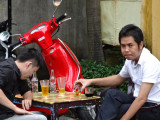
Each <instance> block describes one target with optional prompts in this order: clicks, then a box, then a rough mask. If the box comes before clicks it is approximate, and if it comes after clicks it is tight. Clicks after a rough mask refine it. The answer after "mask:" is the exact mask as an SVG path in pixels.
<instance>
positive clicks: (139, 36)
mask: <svg viewBox="0 0 160 120" xmlns="http://www.w3.org/2000/svg"><path fill="white" fill-rule="evenodd" d="M127 36H132V37H133V38H134V40H135V42H136V43H137V44H138V46H139V44H140V43H141V41H143V33H142V30H141V29H140V28H139V27H137V26H135V25H133V24H128V25H126V26H124V27H123V28H122V29H121V31H120V32H119V43H120V44H121V38H122V37H127Z"/></svg>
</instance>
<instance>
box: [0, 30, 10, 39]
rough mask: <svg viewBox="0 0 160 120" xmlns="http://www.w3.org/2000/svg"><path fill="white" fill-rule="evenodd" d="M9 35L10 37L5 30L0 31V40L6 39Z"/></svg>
mask: <svg viewBox="0 0 160 120" xmlns="http://www.w3.org/2000/svg"><path fill="white" fill-rule="evenodd" d="M9 37H10V34H9V32H7V31H4V32H1V33H0V40H1V41H6V40H8V39H9Z"/></svg>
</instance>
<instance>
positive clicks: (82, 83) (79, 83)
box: [74, 79, 91, 91]
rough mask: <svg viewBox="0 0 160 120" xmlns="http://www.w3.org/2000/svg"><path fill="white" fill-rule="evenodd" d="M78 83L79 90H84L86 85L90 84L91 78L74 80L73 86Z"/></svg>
mask: <svg viewBox="0 0 160 120" xmlns="http://www.w3.org/2000/svg"><path fill="white" fill-rule="evenodd" d="M76 85H80V86H81V91H83V90H84V88H86V87H87V86H89V85H91V79H79V80H77V81H76V82H75V84H74V86H76Z"/></svg>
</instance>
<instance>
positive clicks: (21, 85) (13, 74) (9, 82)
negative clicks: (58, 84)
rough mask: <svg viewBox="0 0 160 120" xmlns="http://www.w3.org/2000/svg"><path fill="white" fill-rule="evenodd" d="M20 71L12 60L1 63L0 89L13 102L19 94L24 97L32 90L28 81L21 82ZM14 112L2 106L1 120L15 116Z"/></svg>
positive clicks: (0, 106)
mask: <svg viewBox="0 0 160 120" xmlns="http://www.w3.org/2000/svg"><path fill="white" fill-rule="evenodd" d="M20 76H21V73H20V70H19V69H18V67H17V65H16V64H15V62H14V60H13V59H12V58H9V59H7V60H6V61H3V62H1V63H0V89H1V90H2V91H3V92H4V94H5V95H6V96H7V98H8V99H9V100H10V101H12V102H13V100H14V97H15V95H16V94H17V92H19V93H20V94H21V95H23V94H24V93H25V92H27V91H29V90H30V88H29V86H28V83H27V81H26V80H20ZM14 114H15V113H14V111H12V110H11V109H9V108H7V107H5V106H3V105H1V104H0V120H2V119H5V118H8V117H10V116H12V115H14Z"/></svg>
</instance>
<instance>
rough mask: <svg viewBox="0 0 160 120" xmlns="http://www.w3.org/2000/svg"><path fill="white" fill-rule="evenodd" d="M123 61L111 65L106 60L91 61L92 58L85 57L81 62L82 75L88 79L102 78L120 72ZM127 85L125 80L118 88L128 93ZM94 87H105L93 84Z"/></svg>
mask: <svg viewBox="0 0 160 120" xmlns="http://www.w3.org/2000/svg"><path fill="white" fill-rule="evenodd" d="M123 63H124V62H122V64H119V65H115V66H110V65H108V64H107V63H106V62H100V63H97V62H96V61H90V60H84V59H82V60H81V61H80V64H81V67H82V75H83V77H84V78H86V79H90V78H102V77H107V76H110V75H115V74H118V73H119V72H120V70H121V68H122V66H123ZM127 86H128V83H127V82H125V83H124V84H122V85H121V86H119V87H118V88H119V89H120V90H121V91H122V92H125V93H126V92H127ZM93 87H96V88H103V87H97V86H93Z"/></svg>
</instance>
